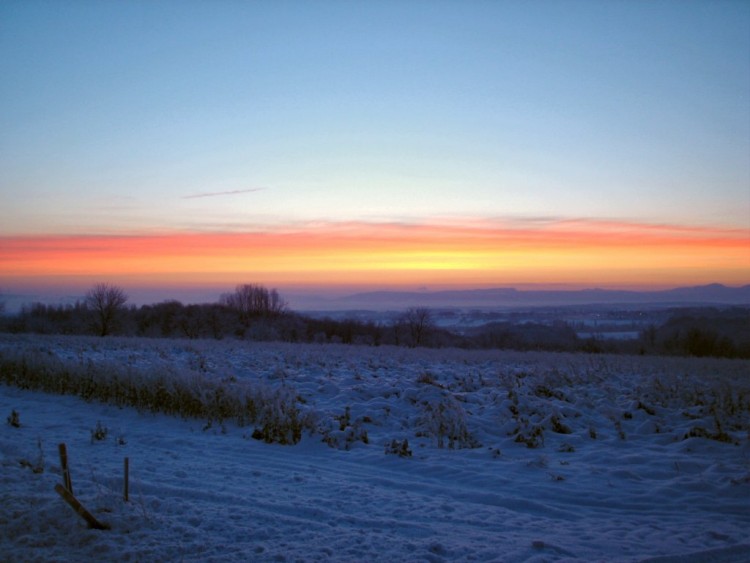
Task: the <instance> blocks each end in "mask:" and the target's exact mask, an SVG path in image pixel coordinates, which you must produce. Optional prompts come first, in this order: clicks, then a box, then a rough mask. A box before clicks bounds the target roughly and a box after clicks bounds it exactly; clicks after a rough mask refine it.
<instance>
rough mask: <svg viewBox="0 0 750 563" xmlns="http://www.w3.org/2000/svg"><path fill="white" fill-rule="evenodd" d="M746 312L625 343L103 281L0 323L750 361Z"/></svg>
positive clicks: (676, 324) (685, 323)
mask: <svg viewBox="0 0 750 563" xmlns="http://www.w3.org/2000/svg"><path fill="white" fill-rule="evenodd" d="M0 312H2V309H0ZM748 313H749V311H748V309H747V308H735V309H728V310H716V309H695V310H681V311H676V312H675V314H674V315H673V316H672V317H671V318H670V319H669V320H668V321H667V322H666V323H665V324H663V325H662V326H658V327H657V326H650V327H648V328H647V329H645V330H643V331H642V332H641V334H640V336H639V338H638V339H635V340H625V341H614V340H603V339H596V338H579V337H578V336H577V334H576V332H575V330H574V329H573V328H572V327H571V326H570V325H569V324H567V323H566V322H563V321H556V322H554V323H552V324H545V323H529V322H525V323H522V324H516V323H509V322H501V323H488V324H485V325H482V326H479V327H475V328H473V329H471V330H468V331H465V332H463V333H461V334H458V333H455V332H452V331H449V330H447V329H445V328H441V327H439V326H438V325H437V324H436V323H435V322H434V320H433V317H432V315H431V312H430V310H429V309H426V308H411V309H407V310H406V311H404V312H403V313H402V314H401V315H400V316H398V317H397V318H395V319H394V320H392V321H390V322H387V323H378V322H374V321H361V320H357V319H343V320H339V319H332V318H314V317H310V316H307V315H304V314H301V313H297V312H294V311H292V310H290V309H289V307H288V304H287V303H286V302H285V301H284V300H283V299H282V298H281V296H280V295H279V293H278V292H277V291H276V290H275V289H268V288H266V287H264V286H262V285H256V284H242V285H238V286H237V287H236V288H235V289H234V291H232V292H229V293H225V294H222V295H221V296H220V298H219V300H218V302H216V303H205V304H190V305H184V304H182V303H181V302H179V301H175V300H167V301H163V302H161V303H156V304H152V305H142V306H140V307H137V306H135V305H128V295H127V294H126V292H125V290H124V289H123V288H121V287H119V286H116V285H111V284H106V283H100V284H96V285H94V286H93V287H92V288H91V289H90V290H89V291H88V292H87V293H86V295H85V297H84V299H83V300H81V301H78V302H76V303H74V304H68V305H45V304H42V303H32V304H29V305H25V306H23V307H22V308H21V310H20V312H19V313H17V314H15V315H6V316H4V317H2V321H0V328H2V330H4V331H7V332H13V333H25V332H31V333H43V334H95V335H99V336H108V335H121V336H140V337H150V338H189V339H198V338H213V339H223V338H237V339H247V340H255V341H285V342H307V343H341V344H360V345H370V346H380V345H395V346H408V347H417V346H420V347H421V346H426V347H460V348H477V349H513V350H529V351H530V350H548V351H561V352H562V351H565V352H589V353H629V354H661V355H685V356H716V357H727V358H750V314H748Z"/></svg>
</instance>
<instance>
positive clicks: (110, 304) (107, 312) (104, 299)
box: [86, 283, 128, 336]
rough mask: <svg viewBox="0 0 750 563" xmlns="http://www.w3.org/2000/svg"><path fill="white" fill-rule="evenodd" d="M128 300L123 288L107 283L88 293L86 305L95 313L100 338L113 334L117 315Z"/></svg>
mask: <svg viewBox="0 0 750 563" xmlns="http://www.w3.org/2000/svg"><path fill="white" fill-rule="evenodd" d="M127 300H128V296H127V294H126V293H125V291H124V290H123V289H122V288H121V287H118V286H116V285H110V284H107V283H98V284H96V285H95V286H94V287H92V288H91V289H90V290H89V291H88V292H87V293H86V305H87V306H88V307H89V308H90V309H91V310H92V311H93V313H94V323H95V328H96V331H97V333H98V334H99V335H100V336H107V335H108V334H110V333H111V332H112V329H113V328H114V325H115V322H116V320H117V314H118V313H119V311H120V309H121V308H122V306H123V305H125V303H126V302H127Z"/></svg>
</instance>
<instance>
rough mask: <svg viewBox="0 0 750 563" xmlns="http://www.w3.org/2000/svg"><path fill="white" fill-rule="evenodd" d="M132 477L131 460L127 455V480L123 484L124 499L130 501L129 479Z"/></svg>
mask: <svg viewBox="0 0 750 563" xmlns="http://www.w3.org/2000/svg"><path fill="white" fill-rule="evenodd" d="M129 478H130V460H129V459H128V458H127V457H126V458H125V480H124V484H123V489H124V490H123V499H124V500H125V502H128V489H129V483H128V480H129Z"/></svg>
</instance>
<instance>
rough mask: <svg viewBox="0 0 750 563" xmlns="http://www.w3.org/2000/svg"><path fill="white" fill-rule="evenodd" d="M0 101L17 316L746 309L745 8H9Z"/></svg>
mask: <svg viewBox="0 0 750 563" xmlns="http://www.w3.org/2000/svg"><path fill="white" fill-rule="evenodd" d="M0 76H2V79H0V203H1V208H2V221H0V292H4V293H6V294H8V293H13V292H18V291H22V290H23V288H31V287H36V288H47V290H49V289H50V288H54V287H62V286H66V287H67V286H69V287H85V286H86V284H91V283H94V282H98V281H108V282H112V283H118V284H122V285H124V286H125V287H126V288H131V290H136V291H137V288H145V287H149V288H152V289H153V288H161V289H160V290H159V291H161V294H163V295H164V296H168V295H169V291H177V290H178V289H180V288H181V289H184V288H199V287H209V286H210V287H226V288H231V287H233V286H234V285H235V284H238V283H263V284H267V285H270V286H274V287H279V288H281V289H284V288H297V289H300V288H302V289H304V288H306V287H307V288H317V289H318V290H320V289H321V288H329V289H330V288H337V287H338V288H342V290H343V289H344V288H346V290H347V291H348V290H352V289H356V288H362V289H364V288H367V289H373V288H396V287H398V288H406V289H416V288H428V289H433V288H434V289H441V288H447V287H493V286H508V285H513V286H517V287H521V286H535V287H537V286H550V285H563V286H566V287H571V288H574V287H619V288H651V287H654V288H655V287H675V286H680V285H697V284H703V283H712V282H719V283H725V284H727V285H742V284H747V283H750V3H748V2H742V1H721V0H718V1H711V2H709V1H700V2H698V1H690V0H687V1H659V0H656V1H654V2H646V1H639V0H635V1H632V2H625V1H616V0H611V1H607V0H605V1H593V0H590V1H573V0H571V1H557V0H556V1H544V0H540V1H537V2H520V1H513V0H508V1H457V0H456V1H440V0H437V1H430V2H427V1H417V0H413V1H409V0H405V1H399V2H396V1H388V0H383V1H364V0H363V1H358V2H344V1H306V2H301V1H300V2H295V1H291V0H290V1H282V2H271V1H257V2H240V1H230V0H218V1H216V2H208V1H190V0H187V1H183V2H177V1H167V0H156V1H152V2H147V1H137V0H132V1H121V2H95V1H93V0H89V1H75V0H70V1H66V2H57V1H48V2H44V1H36V0H30V1H14V0H5V1H3V2H2V3H0ZM157 293H158V292H157ZM154 295H156V294H154Z"/></svg>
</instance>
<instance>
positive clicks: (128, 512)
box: [0, 335, 750, 562]
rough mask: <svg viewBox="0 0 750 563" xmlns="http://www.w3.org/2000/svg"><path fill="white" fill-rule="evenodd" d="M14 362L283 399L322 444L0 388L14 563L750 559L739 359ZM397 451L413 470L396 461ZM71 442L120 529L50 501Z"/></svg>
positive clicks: (124, 356) (491, 356)
mask: <svg viewBox="0 0 750 563" xmlns="http://www.w3.org/2000/svg"><path fill="white" fill-rule="evenodd" d="M10 351H13V353H19V351H21V352H25V353H29V354H37V355H45V356H49V357H54V358H59V359H61V360H62V361H64V362H68V363H69V365H86V366H91V365H95V366H102V367H103V368H104V369H128V370H130V371H131V372H133V373H141V372H142V373H145V372H148V371H149V370H158V371H163V370H171V372H173V373H189V374H192V375H193V376H195V377H221V378H225V377H227V376H230V375H231V376H233V377H234V378H237V379H238V380H245V379H247V380H253V381H260V382H263V384H266V385H269V386H279V385H282V384H283V385H286V386H289V387H291V388H293V389H295V390H296V392H297V393H298V394H299V396H300V397H301V398H302V399H303V401H304V403H303V408H304V409H305V410H306V412H308V413H309V414H310V415H311V416H314V417H315V421H316V424H315V427H316V430H315V431H314V432H312V433H310V432H306V433H305V435H304V437H303V439H302V441H301V442H300V443H299V444H297V445H294V446H281V445H278V444H267V443H264V442H262V441H258V440H254V439H252V438H251V434H252V431H253V426H252V425H249V426H238V425H237V424H236V423H232V422H228V421H224V422H223V423H220V422H218V421H212V422H211V423H209V422H208V421H206V420H196V419H181V418H177V417H170V416H166V415H163V414H154V413H150V412H139V411H138V410H137V409H135V408H130V407H127V408H125V407H118V406H115V405H109V404H103V403H97V402H86V401H84V400H82V399H81V398H79V397H75V396H59V395H50V394H44V393H40V392H36V391H30V390H22V389H19V388H16V387H9V386H5V385H0V415H1V416H2V419H0V422H2V423H1V424H0V560H3V561H5V560H7V561H20V560H23V561H52V560H78V561H87V560H97V561H99V560H123V561H167V560H169V561H171V560H182V561H331V560H333V561H433V562H435V561H641V560H648V559H650V558H655V559H654V560H655V561H669V562H671V561H693V562H697V561H727V562H730V561H731V562H739V561H748V560H750V375H749V374H750V364H748V363H747V362H736V361H709V360H698V359H690V360H689V359H668V358H636V357H614V356H587V355H563V354H538V353H527V354H523V353H508V352H468V351H460V350H427V349H424V350H422V349H416V350H408V349H403V348H387V347H384V348H363V347H353V346H348V347H347V346H330V345H329V346H325V345H288V344H269V343H245V342H236V341H233V342H229V341H228V342H195V341H193V342H191V341H150V340H140V339H88V338H78V337H76V338H73V337H41V336H9V335H2V336H0V355H1V354H3V353H6V354H7V353H10ZM347 407H349V410H348V417H347ZM13 410H15V411H16V412H17V413H18V415H19V421H20V426H19V427H14V426H12V425H10V424H6V423H5V420H4V419H5V417H6V416H10V414H11V412H12V411H13ZM514 411H515V413H516V414H514ZM717 421H718V422H719V423H720V424H721V430H722V431H723V432H724V436H725V439H726V440H727V441H720V440H718V439H711V436H713V437H716V436H717V435H718V430H719V429H717V428H716V424H717ZM97 424H99V425H100V426H101V427H102V428H105V429H107V436H106V437H105V438H104V439H103V440H94V439H93V438H92V430H94V429H95V428H96V427H97ZM554 429H557V430H558V431H557V432H556V431H555V430H554ZM363 431H364V432H365V433H366V435H367V443H365V442H364V441H362V440H361V439H357V438H361V437H362V435H363ZM561 432H568V433H561ZM441 436H442V438H441ZM519 437H520V438H522V439H524V440H526V441H527V442H529V443H532V444H533V445H536V446H537V447H533V448H532V447H527V444H526V443H524V442H523V441H517V440H519ZM324 439H325V441H324ZM404 439H407V440H408V443H409V447H410V449H411V451H412V453H413V455H412V456H410V457H400V456H398V455H395V454H389V453H386V450H388V448H389V445H390V444H391V443H392V442H393V440H397V441H399V442H401V441H403V440H404ZM542 440H543V442H542ZM441 441H442V443H443V446H444V447H442V448H441V447H438V446H439V443H440V442H441ZM62 442H64V443H66V444H67V449H68V457H69V461H70V469H71V478H72V484H73V489H74V493H75V494H76V496H77V498H78V499H79V500H80V501H81V502H82V503H83V504H84V506H86V507H87V508H88V509H89V510H90V511H91V512H92V513H93V514H94V515H95V516H96V517H97V518H98V519H99V520H101V521H103V522H106V523H107V524H108V525H109V526H110V527H111V529H110V530H106V531H97V530H90V529H88V528H87V527H86V524H85V522H84V521H83V520H82V519H80V518H79V517H78V516H77V515H76V514H75V513H74V512H73V510H72V509H71V508H70V507H69V506H68V505H66V504H65V503H64V502H63V500H62V499H61V498H60V497H59V496H58V495H57V494H56V493H55V491H54V486H55V484H57V483H59V482H61V481H62V477H61V470H60V462H59V458H58V453H57V445H58V444H59V443H62ZM451 442H452V443H453V446H454V447H453V448H450V447H448V446H449V444H450V443H451ZM329 444H331V445H333V446H335V447H331V446H330V445H329ZM125 457H128V458H129V462H130V499H129V501H128V502H124V500H123V498H122V497H123V494H122V489H123V460H124V458H125ZM35 468H39V469H43V471H41V472H35V471H34V469H35Z"/></svg>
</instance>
